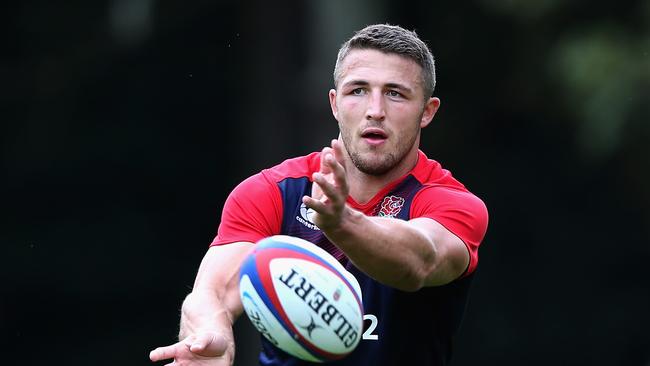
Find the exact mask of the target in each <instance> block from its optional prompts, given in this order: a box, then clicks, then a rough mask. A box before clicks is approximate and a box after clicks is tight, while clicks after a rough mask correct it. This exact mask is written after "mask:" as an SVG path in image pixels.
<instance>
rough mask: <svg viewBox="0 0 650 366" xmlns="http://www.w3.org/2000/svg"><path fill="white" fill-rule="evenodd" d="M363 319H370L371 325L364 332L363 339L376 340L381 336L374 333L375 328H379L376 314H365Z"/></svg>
mask: <svg viewBox="0 0 650 366" xmlns="http://www.w3.org/2000/svg"><path fill="white" fill-rule="evenodd" d="M363 320H364V321H366V320H370V326H368V329H366V331H365V332H363V335H362V336H361V339H367V340H371V341H376V340H377V339H379V336H378V335H377V334H372V332H373V331H374V330H375V328H377V324H378V323H379V320H377V317H376V316H374V315H373V314H364V315H363Z"/></svg>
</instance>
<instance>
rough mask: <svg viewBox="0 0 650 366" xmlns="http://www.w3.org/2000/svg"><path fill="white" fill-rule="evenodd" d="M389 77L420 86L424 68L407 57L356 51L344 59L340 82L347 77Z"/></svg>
mask: <svg viewBox="0 0 650 366" xmlns="http://www.w3.org/2000/svg"><path fill="white" fill-rule="evenodd" d="M359 76H361V77H369V78H371V77H377V78H379V77H388V78H395V79H399V80H393V81H401V82H402V83H403V82H409V83H414V84H417V85H420V84H421V82H422V68H421V67H420V65H419V64H418V63H417V62H415V60H412V59H410V58H408V57H406V56H402V55H398V54H396V53H387V52H382V51H379V50H375V49H354V50H351V51H350V52H349V53H348V55H347V56H346V57H345V58H344V59H343V62H342V64H341V75H340V80H339V82H342V81H343V79H346V78H347V77H352V78H357V77H359Z"/></svg>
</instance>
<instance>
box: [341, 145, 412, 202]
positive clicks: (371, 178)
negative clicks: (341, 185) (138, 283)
mask: <svg viewBox="0 0 650 366" xmlns="http://www.w3.org/2000/svg"><path fill="white" fill-rule="evenodd" d="M417 161H418V150H417V149H415V150H414V151H412V152H409V154H408V155H407V156H406V157H405V158H404V160H403V161H402V162H401V163H400V164H398V165H397V166H396V167H395V168H393V169H391V170H390V171H388V172H387V173H386V174H382V175H378V176H377V175H369V174H366V173H363V172H362V171H360V170H359V169H358V168H357V167H356V166H355V165H354V164H353V163H352V161H350V160H348V161H346V165H347V166H346V175H347V180H348V187H349V188H350V196H351V197H352V199H354V200H355V201H356V202H357V203H359V204H361V205H362V204H365V203H367V202H368V201H370V200H371V199H372V198H373V197H374V196H375V195H376V194H377V193H378V192H379V191H381V190H382V189H383V188H384V187H386V186H387V185H388V184H390V183H391V182H394V181H395V180H397V179H399V178H401V177H403V176H404V175H406V174H407V173H408V172H410V171H411V170H412V169H413V168H414V167H415V165H416V164H417Z"/></svg>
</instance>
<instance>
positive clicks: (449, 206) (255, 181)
mask: <svg viewBox="0 0 650 366" xmlns="http://www.w3.org/2000/svg"><path fill="white" fill-rule="evenodd" d="M319 169H320V153H318V152H316V153H312V154H310V155H307V156H303V157H298V158H294V159H289V160H286V161H284V162H283V163H281V164H279V165H277V166H275V167H273V168H270V169H265V170H263V171H261V172H260V173H258V174H255V175H253V176H252V177H250V178H248V179H246V180H244V181H243V182H242V183H241V184H239V185H238V186H237V187H236V188H235V189H234V190H233V191H232V193H231V194H230V196H229V197H228V199H227V200H226V204H225V205H224V208H223V214H222V217H221V224H220V226H219V231H218V234H217V237H216V238H215V239H214V241H213V242H212V244H211V245H223V244H228V243H233V242H240V241H245V242H252V243H255V242H257V241H259V240H260V239H263V238H265V237H268V236H272V235H276V234H283V235H291V236H296V237H300V238H303V239H306V240H308V241H310V242H312V243H314V244H316V245H319V246H320V247H322V248H323V249H325V250H326V251H328V252H329V253H330V254H332V255H333V256H334V257H335V258H337V259H338V260H339V261H341V263H342V264H343V265H344V266H345V267H346V269H347V270H348V271H350V272H351V273H352V274H353V275H354V276H355V277H356V278H357V280H358V281H359V285H360V286H361V291H362V296H363V307H364V314H366V315H371V316H372V318H373V319H372V320H373V325H371V328H372V334H367V333H368V332H367V331H368V330H369V329H366V332H364V335H363V337H362V341H361V342H360V343H359V345H358V346H357V348H356V349H355V350H354V351H353V352H352V353H351V354H350V355H349V356H347V357H346V358H344V359H343V360H340V361H336V362H334V363H332V364H333V365H355V366H359V365H397V364H403V365H444V364H446V363H447V362H448V361H449V359H450V357H451V351H452V349H451V340H452V337H453V335H454V333H455V332H456V330H457V329H458V327H459V325H460V320H461V318H462V314H463V312H464V308H465V304H466V301H467V296H468V293H469V286H470V283H471V279H472V277H473V275H472V274H473V272H474V271H475V269H476V266H477V264H478V248H479V245H480V243H481V240H483V236H484V235H485V232H486V229H487V222H488V214H487V209H486V207H485V205H484V204H483V202H482V201H481V200H480V199H479V198H478V197H476V196H475V195H474V194H472V193H471V192H469V191H468V190H467V189H466V188H465V186H464V185H463V184H461V183H460V182H458V181H457V180H456V179H454V178H453V177H452V175H451V173H450V172H449V171H448V170H445V169H443V168H442V167H441V166H440V164H439V163H437V162H436V161H433V160H430V159H428V158H427V157H426V155H425V154H424V153H423V152H421V151H419V152H418V161H417V164H416V165H415V167H414V168H413V169H412V170H411V171H410V172H409V173H408V174H406V175H405V176H403V177H401V178H399V179H397V180H396V181H394V182H392V183H390V184H388V185H387V186H386V187H384V188H383V189H382V190H381V191H379V192H378V193H377V194H376V195H375V196H374V197H373V198H372V199H371V200H370V201H368V202H367V203H364V204H359V203H357V202H355V201H354V199H353V198H351V197H349V198H348V200H347V203H348V205H350V207H352V208H354V209H356V210H358V211H361V212H363V213H364V214H366V215H369V216H384V217H393V218H395V219H401V220H410V219H413V218H417V217H428V218H431V219H433V220H435V221H437V222H438V223H440V224H441V225H443V226H444V227H445V228H447V229H448V230H449V231H450V232H452V233H453V234H455V235H456V236H458V237H459V238H460V239H461V240H462V241H463V242H464V243H465V245H466V247H467V250H468V252H469V256H470V261H469V265H468V267H467V269H466V270H465V273H464V274H463V276H461V278H459V279H457V280H455V281H452V282H451V283H449V284H447V285H444V286H438V287H425V288H422V289H420V290H419V291H415V292H404V291H400V290H397V289H394V288H391V287H388V286H385V285H383V284H381V283H379V282H377V281H375V280H374V279H373V278H371V277H369V276H367V275H366V274H365V273H364V272H362V271H361V270H359V269H358V268H356V267H355V266H354V264H352V263H351V262H350V261H349V260H348V259H347V257H346V256H345V253H343V252H342V251H341V250H340V249H339V248H338V247H336V246H335V245H334V244H333V243H331V242H330V241H329V240H328V239H327V237H325V235H324V234H323V233H322V232H321V231H320V230H319V229H318V227H317V226H316V225H314V224H313V223H312V222H311V220H310V218H311V214H312V212H313V211H312V210H311V209H308V208H307V207H306V206H305V205H304V204H303V203H302V197H303V196H305V195H310V194H311V186H312V181H311V176H312V174H313V173H314V172H317V171H318V170H319ZM364 319H365V317H364ZM365 325H366V326H368V324H365ZM417 328H422V329H420V330H418V329H417ZM422 330H424V332H422ZM418 333H419V334H421V333H424V334H427V335H428V336H427V337H419V336H418ZM262 346H263V351H262V353H261V354H260V362H261V364H262V365H282V366H289V365H303V364H307V363H306V362H304V361H301V360H298V359H296V358H294V357H292V356H290V355H288V354H286V353H285V352H283V351H282V350H280V349H278V348H276V347H275V346H274V345H272V344H271V343H270V342H268V341H267V340H266V338H264V337H262ZM407 350H411V351H410V352H409V351H407Z"/></svg>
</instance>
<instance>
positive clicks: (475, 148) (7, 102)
mask: <svg viewBox="0 0 650 366" xmlns="http://www.w3.org/2000/svg"><path fill="white" fill-rule="evenodd" d="M289 5H290V6H279V5H278V4H276V3H272V2H259V3H248V2H247V3H236V2H213V1H209V0H200V1H195V2H189V3H187V2H186V3H178V2H159V1H152V0H143V1H138V2H133V1H128V0H107V1H100V2H78V3H53V2H47V1H28V2H12V3H10V4H8V5H7V8H6V9H5V11H3V12H0V24H2V27H4V28H3V29H6V31H5V32H3V34H4V35H5V37H6V39H5V41H6V42H5V55H4V56H3V58H2V59H1V60H0V78H1V80H2V83H0V99H2V102H1V104H0V111H1V112H2V117H1V118H2V119H1V121H0V122H1V123H0V143H1V145H2V146H1V150H0V151H1V154H2V156H1V157H0V163H1V164H2V174H3V175H2V179H1V180H0V189H2V191H3V192H6V193H7V194H6V196H5V197H4V200H3V208H4V214H5V216H4V217H3V220H2V221H1V223H0V225H1V226H2V227H1V229H2V230H0V240H1V241H2V251H3V252H2V253H3V255H2V258H9V260H6V262H8V264H7V265H6V266H3V268H2V273H3V278H7V279H11V280H10V281H7V284H6V288H5V294H6V295H4V296H2V297H0V310H1V311H0V327H1V328H2V329H3V331H4V330H6V331H4V332H2V336H1V337H4V338H2V339H0V341H3V344H12V345H14V351H15V354H16V355H19V356H20V357H22V358H21V364H39V363H42V362H49V361H51V360H52V357H53V356H52V355H53V354H57V355H58V352H59V351H58V349H60V348H62V347H67V346H68V345H69V344H70V339H75V342H76V344H77V349H83V348H84V347H87V348H88V350H86V349H84V352H86V351H87V353H88V354H92V353H93V351H99V353H100V354H108V353H111V352H113V353H115V350H119V351H118V352H117V353H115V354H114V355H111V356H110V358H106V359H104V360H103V361H102V360H93V362H92V363H93V364H98V365H101V364H115V363H120V364H125V365H126V364H129V365H130V364H138V365H141V364H148V362H147V360H146V354H147V352H148V350H149V348H150V347H153V346H156V345H161V344H164V343H167V342H169V341H170V340H172V339H173V338H174V336H175V334H176V332H177V320H178V307H179V305H180V301H181V300H182V298H183V297H184V296H185V294H186V293H187V291H189V288H190V287H191V284H192V281H193V277H194V274H195V271H196V268H197V266H198V263H199V261H200V258H201V256H202V255H203V252H204V251H205V248H206V245H207V243H208V242H209V241H210V240H211V238H212V237H213V235H214V234H215V231H216V226H217V223H218V220H219V215H220V210H221V205H222V203H223V201H224V200H225V198H226V196H227V194H228V192H229V191H230V189H232V187H233V186H234V185H235V184H237V183H238V182H239V181H240V180H241V179H243V178H245V177H246V176H248V175H250V174H252V173H254V172H256V171H258V170H259V169H262V168H264V167H267V166H269V165H271V164H274V163H277V162H279V161H281V160H283V159H285V158H287V157H289V156H292V155H296V154H301V153H306V152H309V151H312V150H316V149H319V148H320V147H321V146H322V145H323V144H324V143H326V142H327V141H328V140H329V139H330V138H331V137H333V136H334V135H335V134H336V124H335V122H334V121H333V118H332V117H331V112H330V110H329V105H328V104H327V89H328V88H329V87H330V85H331V72H332V70H331V68H332V67H333V64H334V60H335V56H336V54H335V52H336V50H337V48H338V46H339V44H340V43H341V42H342V41H343V40H344V39H345V38H346V37H348V36H349V35H351V34H352V32H353V31H355V30H357V29H360V28H362V27H363V26H365V25H366V24H368V23H371V22H389V23H392V24H400V25H403V26H405V27H407V28H411V29H415V30H416V31H417V32H418V34H419V35H420V36H421V37H422V38H423V39H425V40H427V41H428V42H429V44H430V45H431V47H432V49H433V51H434V54H435V56H436V63H437V67H438V79H439V80H438V86H437V90H436V93H437V94H438V95H439V96H440V97H441V99H442V108H441V109H440V111H439V112H438V115H437V116H436V117H435V120H434V123H433V124H432V125H431V126H429V127H428V128H427V129H426V130H425V131H423V138H422V143H423V147H424V149H425V151H426V152H427V154H428V155H429V156H430V157H432V158H434V159H437V160H439V161H440V162H441V163H442V164H443V165H444V166H445V167H447V168H449V169H450V170H451V171H453V172H454V175H455V176H457V177H458V178H459V179H460V180H461V181H463V182H464V183H465V184H467V186H468V187H469V188H470V189H471V190H472V191H474V192H475V193H477V194H478V195H479V196H481V197H482V198H484V200H485V201H486V203H487V205H488V208H489V210H490V214H491V219H490V220H491V222H490V227H489V230H488V235H487V237H486V240H485V242H484V244H483V246H482V249H481V253H480V254H481V264H480V265H479V273H478V276H477V278H476V281H475V288H474V292H473V294H472V299H471V302H470V305H469V308H468V313H467V318H466V321H465V323H464V325H463V328H462V331H461V334H460V336H459V342H458V353H457V355H456V361H455V362H456V365H474V364H476V363H481V364H483V363H485V364H499V365H519V364H526V365H546V364H558V363H559V364H567V365H580V364H590V365H612V364H625V365H642V364H647V363H648V362H649V361H650V353H649V352H648V350H649V349H650V343H648V337H647V329H648V327H650V320H649V315H648V312H647V308H648V307H650V294H649V293H648V291H647V290H648V288H649V286H650V285H649V284H648V281H647V279H646V277H647V276H646V274H645V269H644V268H645V266H646V263H647V262H648V260H650V184H648V182H650V170H649V169H648V167H649V166H648V157H650V143H649V142H650V123H649V122H650V59H649V57H650V56H649V52H650V2H649V1H647V0H627V1H619V2H610V1H595V2H594V1H586V0H581V1H571V2H566V1H565V2H563V1H559V0H546V1H544V0H531V1H515V0H493V1H490V0H478V1H468V2H435V3H432V2H431V1H427V0H411V1H409V2H406V3H405V2H389V1H370V0H365V1H355V2H349V1H345V0H333V1H325V0H323V1H316V2H305V1H292V2H290V4H289ZM239 324H240V325H241V324H242V323H239ZM79 334H82V335H83V337H82V338H83V339H81V340H77V339H78V335H79ZM125 334H128V337H127V339H128V341H127V342H128V344H127V345H126V347H125V344H124V335H125ZM241 334H242V335H241V338H240V339H242V344H241V345H240V350H241V351H242V357H240V358H239V360H240V362H242V363H241V364H242V365H244V364H248V363H246V362H250V361H249V360H252V359H254V355H255V353H256V352H257V349H256V348H255V347H256V344H255V343H254V341H251V338H250V334H248V338H247V336H246V334H245V333H241ZM253 336H255V334H253ZM34 339H47V340H48V342H47V344H44V345H42V347H43V348H42V349H39V352H33V349H34V346H33V340H34ZM66 349H67V348H66ZM73 353H74V352H73ZM58 357H59V361H61V362H62V363H66V364H87V363H88V360H87V359H85V358H84V357H82V356H79V355H74V354H69V355H65V354H62V355H59V356H58Z"/></svg>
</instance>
